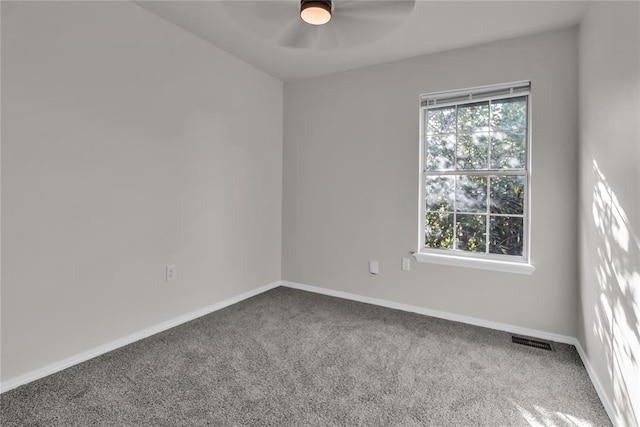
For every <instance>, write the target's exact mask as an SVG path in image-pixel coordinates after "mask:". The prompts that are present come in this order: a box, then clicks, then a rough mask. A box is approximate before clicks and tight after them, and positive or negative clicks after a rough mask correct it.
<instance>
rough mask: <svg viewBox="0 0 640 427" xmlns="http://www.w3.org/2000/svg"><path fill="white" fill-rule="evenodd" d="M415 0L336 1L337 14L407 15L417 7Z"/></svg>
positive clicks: (357, 15)
mask: <svg viewBox="0 0 640 427" xmlns="http://www.w3.org/2000/svg"><path fill="white" fill-rule="evenodd" d="M415 5H416V2H415V0H380V1H379V0H348V1H336V2H335V10H334V14H335V15H338V14H339V15H340V16H350V17H371V18H373V17H378V18H381V19H385V18H390V19H393V18H397V17H405V16H407V15H408V14H409V13H411V11H412V10H413V8H414V7H415Z"/></svg>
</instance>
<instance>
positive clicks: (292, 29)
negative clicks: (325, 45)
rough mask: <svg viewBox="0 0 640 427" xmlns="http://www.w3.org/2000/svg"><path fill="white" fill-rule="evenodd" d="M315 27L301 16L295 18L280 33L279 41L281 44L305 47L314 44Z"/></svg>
mask: <svg viewBox="0 0 640 427" xmlns="http://www.w3.org/2000/svg"><path fill="white" fill-rule="evenodd" d="M313 30H314V28H313V27H310V26H309V24H306V23H304V22H303V21H302V19H300V18H299V17H297V18H294V19H293V20H292V21H291V22H289V23H288V24H287V26H286V27H285V28H284V30H283V31H282V32H281V33H280V34H279V35H278V37H277V42H278V44H279V45H281V46H287V47H293V48H298V49H300V48H305V47H310V46H312V45H313V42H314V31H313Z"/></svg>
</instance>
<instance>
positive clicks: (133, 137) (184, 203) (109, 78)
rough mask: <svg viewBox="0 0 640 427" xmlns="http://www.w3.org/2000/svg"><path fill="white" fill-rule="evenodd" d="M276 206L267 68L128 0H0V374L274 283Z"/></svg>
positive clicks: (276, 133)
mask: <svg viewBox="0 0 640 427" xmlns="http://www.w3.org/2000/svg"><path fill="white" fill-rule="evenodd" d="M281 207H282V83H281V82H279V81H277V80H275V79H274V78H272V77H270V76H268V75H267V74H265V73H263V72H261V71H259V70H257V69H255V68H253V67H251V66H249V65H247V64H246V63H244V62H242V61H240V60H238V59H236V58H234V57H232V56H230V55H229V54H227V53H225V52H223V51H221V50H220V49H217V48H215V47H213V46H211V45H209V44H207V43H205V42H204V41H202V40H200V39H198V38H196V37H194V36H192V35H190V34H188V33H186V32H184V31H183V30H181V29H179V28H177V27H175V26H174V25H172V24H169V23H167V22H166V21H163V20H161V19H160V18H158V17H157V16H154V15H152V14H150V13H148V12H146V11H144V10H142V9H141V8H139V7H138V6H136V5H134V4H132V3H129V2H63V3H50V2H43V3H30V2H20V3H7V2H2V208H3V211H2V231H3V234H2V249H3V251H2V355H1V356H2V380H3V381H4V380H8V379H11V378H13V377H15V376H18V375H21V374H24V373H25V372H28V371H30V370H33V369H36V368H41V367H43V366H45V365H47V364H50V363H53V362H57V361H60V360H62V359H65V358H67V357H70V356H73V355H76V354H78V353H81V352H83V351H86V350H89V349H91V348H93V347H96V346H98V345H101V344H105V343H108V342H110V341H112V340H115V339H118V338H122V337H124V336H126V335H128V334H131V333H134V332H137V331H139V330H141V329H143V328H146V327H150V326H152V325H157V324H159V323H161V322H163V321H166V320H168V319H171V318H173V317H176V316H179V315H182V314H185V313H188V312H191V311H193V310H195V309H198V308H201V307H204V306H207V305H209V304H212V303H215V302H218V301H221V300H223V299H225V298H229V297H231V296H236V295H238V294H240V293H242V292H245V291H248V290H251V289H254V288H256V287H258V286H261V285H265V284H268V283H270V282H273V281H276V280H278V279H280V268H281V260H280V256H281V244H280V243H281V220H282V216H281ZM167 264H177V266H178V279H177V280H176V281H175V282H170V283H167V282H165V266H166V265H167Z"/></svg>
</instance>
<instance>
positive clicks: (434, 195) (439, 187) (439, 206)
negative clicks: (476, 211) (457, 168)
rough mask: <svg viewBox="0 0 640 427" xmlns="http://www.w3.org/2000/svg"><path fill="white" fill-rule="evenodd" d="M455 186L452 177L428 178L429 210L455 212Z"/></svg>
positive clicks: (427, 196)
mask: <svg viewBox="0 0 640 427" xmlns="http://www.w3.org/2000/svg"><path fill="white" fill-rule="evenodd" d="M454 185H455V184H454V178H453V177H452V176H436V177H427V185H426V187H425V188H426V198H427V210H428V211H449V212H453V188H454Z"/></svg>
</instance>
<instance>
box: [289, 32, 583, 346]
mask: <svg viewBox="0 0 640 427" xmlns="http://www.w3.org/2000/svg"><path fill="white" fill-rule="evenodd" d="M577 36H578V33H577V29H576V28H572V29H567V30H562V31H556V32H550V33H545V34H540V35H534V36H528V37H523V38H517V39H512V40H506V41H502V42H497V43H491V44H485V45H480V46H476V47H472V48H466V49H460V50H455V51H449V52H445V53H441V54H435V55H427V56H422V57H418V58H414V59H409V60H404V61H398V62H393V63H389V64H383V65H379V66H373V67H367V68H362V69H358V70H353V71H349V72H344V73H338V74H334V75H329V76H324V77H319V78H314V79H309V80H304V81H299V82H293V83H285V86H284V100H285V101H284V102H285V113H284V190H283V198H284V199H283V224H284V228H283V267H282V274H283V279H284V280H288V281H292V282H298V283H302V284H307V285H314V286H320V287H324V288H328V289H333V290H339V291H343V292H350V293H355V294H359V295H364V296H370V297H375V298H382V299H386V300H390V301H394V302H399V303H405V304H411V305H416V306H421V307H425V308H430V309H435V310H441V311H445V312H449V313H453V314H461V315H465V316H472V317H476V318H479V319H484V320H490V321H495V322H502V323H506V324H511V325H517V326H520V327H527V328H533V329H537V330H540V331H546V332H551V333H557V334H563V335H568V336H575V334H576V328H577V326H576V324H577V316H576V313H577V299H576V294H577V268H576V263H577V236H576V230H577V226H576V216H575V214H574V213H575V207H576V204H577V189H578V184H577V159H576V153H577V140H578V116H577V109H578V82H577V78H576V76H577V74H578V37H577ZM526 79H531V80H532V90H533V95H532V105H533V106H532V114H533V129H532V132H533V133H532V135H533V144H532V147H533V168H532V185H533V188H532V195H531V201H532V204H533V213H532V224H533V225H532V263H533V264H534V265H535V266H536V268H537V269H536V271H535V272H534V273H533V274H532V275H530V276H523V275H517V274H510V273H498V272H491V271H481V270H473V269H468V268H459V267H457V268H456V267H448V266H442V265H435V264H417V263H415V262H413V263H412V269H411V271H410V272H405V271H402V270H401V258H402V257H406V256H409V251H412V250H416V248H417V241H418V235H417V233H418V117H419V114H418V96H419V95H420V94H421V93H428V92H435V91H442V90H449V89H460V88H466V87H473V86H479V85H487V84H495V83H506V82H512V81H519V80H526ZM370 259H377V260H378V261H379V262H380V274H378V275H377V276H374V275H370V274H369V273H368V267H367V262H368V260H370Z"/></svg>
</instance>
